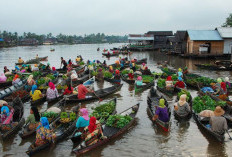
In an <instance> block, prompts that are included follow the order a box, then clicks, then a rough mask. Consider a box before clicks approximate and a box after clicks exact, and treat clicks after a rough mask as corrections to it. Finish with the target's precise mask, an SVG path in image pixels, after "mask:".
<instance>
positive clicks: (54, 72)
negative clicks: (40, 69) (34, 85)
mask: <svg viewBox="0 0 232 157" xmlns="http://www.w3.org/2000/svg"><path fill="white" fill-rule="evenodd" d="M51 73H52V74H53V76H54V77H57V76H58V75H59V73H58V72H57V71H56V68H55V67H52V71H51Z"/></svg>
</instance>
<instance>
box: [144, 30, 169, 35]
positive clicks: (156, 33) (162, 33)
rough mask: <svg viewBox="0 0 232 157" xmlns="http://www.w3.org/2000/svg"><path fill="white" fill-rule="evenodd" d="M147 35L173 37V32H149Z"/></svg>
mask: <svg viewBox="0 0 232 157" xmlns="http://www.w3.org/2000/svg"><path fill="white" fill-rule="evenodd" d="M147 34H153V35H155V36H172V35H173V33H172V31H149V32H147Z"/></svg>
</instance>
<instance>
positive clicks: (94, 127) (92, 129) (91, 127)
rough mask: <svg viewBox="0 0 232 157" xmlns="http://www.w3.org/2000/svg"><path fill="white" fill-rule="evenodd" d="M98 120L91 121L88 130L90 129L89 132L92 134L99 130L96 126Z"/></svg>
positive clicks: (93, 118)
mask: <svg viewBox="0 0 232 157" xmlns="http://www.w3.org/2000/svg"><path fill="white" fill-rule="evenodd" d="M96 121H97V120H96V118H95V117H91V118H90V120H89V126H88V129H89V132H90V133H92V132H93V131H94V130H95V129H96V128H97V125H96Z"/></svg>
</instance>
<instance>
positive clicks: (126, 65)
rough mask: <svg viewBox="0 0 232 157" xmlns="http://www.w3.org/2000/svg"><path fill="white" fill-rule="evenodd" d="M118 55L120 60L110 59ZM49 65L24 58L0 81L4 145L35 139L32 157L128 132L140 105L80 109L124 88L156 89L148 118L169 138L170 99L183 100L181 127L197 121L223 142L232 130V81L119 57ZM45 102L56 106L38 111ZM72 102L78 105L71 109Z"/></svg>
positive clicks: (178, 110)
mask: <svg viewBox="0 0 232 157" xmlns="http://www.w3.org/2000/svg"><path fill="white" fill-rule="evenodd" d="M104 51H105V50H104ZM106 51H107V50H106ZM107 52H108V51H107ZM116 53H119V52H116ZM103 54H105V53H103ZM111 56H117V55H110V56H108V57H111ZM47 59H48V57H47V56H46V57H41V58H40V57H38V55H37V56H36V58H35V59H31V60H28V61H25V62H24V61H23V60H22V59H21V58H19V61H18V63H15V69H13V70H9V69H7V67H4V73H3V74H2V75H1V77H0V89H1V90H0V99H1V100H0V107H1V119H0V122H1V125H0V136H1V139H2V140H3V141H4V140H7V139H8V138H11V137H12V136H11V135H12V134H16V133H19V135H20V137H21V138H22V139H23V140H24V139H25V138H28V137H29V136H34V137H35V141H34V142H33V143H32V144H31V145H30V147H29V148H28V150H27V151H26V153H27V154H28V155H29V156H31V155H34V154H36V153H39V152H40V151H41V150H44V149H46V148H49V147H51V146H52V145H54V144H57V143H59V142H61V141H62V140H68V139H71V140H72V141H73V143H74V146H73V149H72V151H73V152H74V153H76V154H77V155H80V154H84V153H87V152H89V151H91V150H94V149H96V148H97V147H99V146H102V145H104V144H107V143H108V142H109V141H111V140H112V139H114V138H116V137H118V136H119V135H121V134H123V133H126V131H127V130H128V129H130V128H131V127H132V126H133V124H134V122H135V120H136V114H137V112H138V110H139V106H140V104H139V103H137V104H134V105H133V106H131V107H129V108H128V109H125V110H124V111H123V112H121V113H117V111H116V105H117V98H114V99H112V100H109V101H108V102H107V103H104V104H100V105H99V106H97V107H96V108H94V109H93V111H92V113H91V114H88V111H86V110H87V109H85V108H82V107H81V104H80V103H81V102H88V101H92V100H99V101H101V100H102V99H103V98H105V97H107V96H109V95H112V94H114V93H116V92H117V91H119V90H120V89H121V88H122V86H123V83H128V84H130V85H134V87H135V88H134V92H135V94H138V93H141V92H143V91H145V90H148V89H149V92H148V96H147V111H148V115H149V117H150V119H151V121H152V122H153V123H154V125H155V126H157V127H159V128H161V130H163V131H164V132H169V131H170V125H171V122H170V121H171V114H172V113H171V107H172V105H171V104H170V102H168V100H167V98H168V97H173V96H175V95H177V99H176V103H175V105H174V112H173V114H174V117H175V118H176V119H177V120H178V121H188V120H189V119H190V118H191V117H192V116H193V118H194V119H195V121H196V123H197V125H198V126H199V128H202V130H203V132H207V133H208V135H210V136H211V137H212V138H213V139H215V140H217V141H219V142H223V141H224V139H225V136H224V134H225V133H226V132H227V133H228V128H230V127H231V126H232V118H231V115H232V112H231V111H232V110H231V106H230V105H232V101H231V100H230V99H229V95H230V93H231V89H232V87H231V85H230V82H229V79H228V78H225V79H223V78H219V79H218V80H214V79H211V78H207V77H203V76H200V75H196V74H193V73H189V72H188V69H187V68H183V70H182V69H181V68H179V69H178V70H174V69H170V68H168V67H167V66H166V65H158V66H159V68H160V69H161V70H162V73H158V72H151V70H150V69H149V67H148V66H147V59H146V58H144V59H136V58H133V59H128V58H127V57H125V58H121V57H119V58H118V60H116V61H115V63H114V64H107V63H106V61H104V62H100V61H98V60H94V61H90V60H84V59H83V58H82V56H80V55H79V56H77V57H76V58H75V59H74V61H73V60H71V59H70V60H69V61H65V60H64V58H63V57H61V67H62V68H59V69H58V68H55V67H50V64H47V65H45V64H43V61H45V60H47ZM32 66H33V68H32ZM101 81H108V82H110V83H111V84H112V86H110V87H107V88H103V89H98V90H95V89H93V85H94V83H95V82H101ZM189 88H192V89H196V90H198V94H199V96H198V97H196V98H192V96H191V94H190V92H188V89H189ZM26 102H29V103H30V104H31V114H30V116H29V117H30V118H31V117H33V118H32V119H33V120H34V122H33V125H32V123H31V121H30V118H26V120H25V118H24V116H23V115H24V103H26ZM44 102H47V103H48V106H49V108H48V109H47V110H46V111H45V112H41V113H38V109H37V107H38V106H40V105H43V104H44ZM68 104H76V105H75V107H74V108H73V109H72V111H69V110H67V109H66V106H67V105H68ZM36 113H38V114H39V116H38V115H37V116H36ZM36 117H40V118H36ZM85 120H86V121H88V122H86V121H85ZM96 120H97V121H96ZM218 122H219V123H218ZM222 122H225V123H222ZM84 123H87V125H84ZM215 126H217V127H215ZM227 126H228V127H227ZM86 130H87V131H86ZM19 131H20V132H19ZM41 132H45V134H43V133H41ZM228 134H229V133H228ZM35 135H36V136H35ZM48 135H49V137H48ZM41 136H43V137H41ZM70 151H71V150H70Z"/></svg>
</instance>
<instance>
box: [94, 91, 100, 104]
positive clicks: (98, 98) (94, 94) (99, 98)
mask: <svg viewBox="0 0 232 157" xmlns="http://www.w3.org/2000/svg"><path fill="white" fill-rule="evenodd" d="M93 94H94V95H95V96H96V97H97V98H98V99H99V102H101V101H102V99H101V98H100V97H98V96H97V94H96V93H95V91H93Z"/></svg>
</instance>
